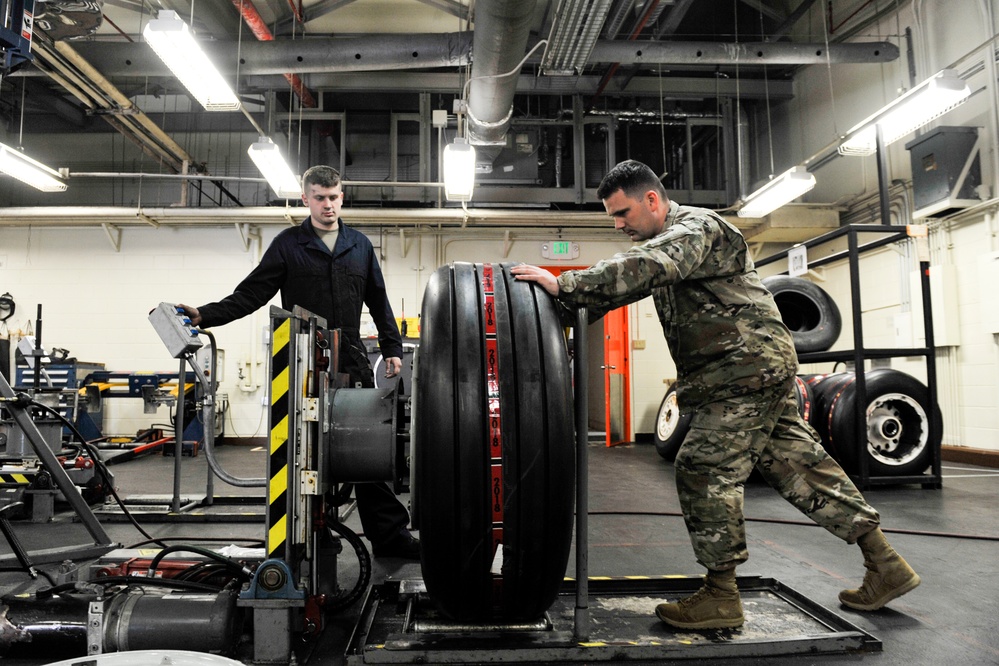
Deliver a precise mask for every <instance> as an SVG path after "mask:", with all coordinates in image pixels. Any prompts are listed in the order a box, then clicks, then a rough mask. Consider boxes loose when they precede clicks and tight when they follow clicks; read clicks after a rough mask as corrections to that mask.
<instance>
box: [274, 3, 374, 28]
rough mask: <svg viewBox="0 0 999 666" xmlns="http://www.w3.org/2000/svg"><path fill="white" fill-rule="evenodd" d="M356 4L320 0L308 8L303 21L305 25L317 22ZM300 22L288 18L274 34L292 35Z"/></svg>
mask: <svg viewBox="0 0 999 666" xmlns="http://www.w3.org/2000/svg"><path fill="white" fill-rule="evenodd" d="M353 2H356V0H320V1H319V2H317V3H316V4H314V5H312V6H311V7H306V8H305V9H304V10H303V11H304V15H303V16H302V19H303V20H304V22H305V23H308V22H309V21H315V20H316V19H318V18H322V17H324V16H326V15H327V14H330V13H332V12H335V11H336V10H338V9H340V8H341V7H346V6H347V5H349V4H351V3H353ZM297 22H298V20H297V19H296V18H295V17H294V16H288V17H287V18H284V19H281V20H280V21H278V22H277V24H276V25H275V26H274V32H275V33H276V34H278V35H282V36H287V35H290V34H291V33H292V32H293V31H294V30H295V24H296V23H297Z"/></svg>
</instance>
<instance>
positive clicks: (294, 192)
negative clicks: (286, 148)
mask: <svg viewBox="0 0 999 666" xmlns="http://www.w3.org/2000/svg"><path fill="white" fill-rule="evenodd" d="M246 152H247V154H249V156H250V159H251V160H253V163H254V164H256V165H257V169H259V170H260V173H261V174H263V176H264V178H265V179H266V180H267V184H268V185H270V186H271V189H272V190H274V192H275V193H276V194H277V195H278V196H279V197H281V198H283V199H298V198H299V197H301V196H302V185H301V183H299V182H298V176H296V175H295V174H294V173H293V172H292V170H291V167H289V166H288V163H287V162H285V161H284V158H283V157H281V150H280V149H279V148H278V147H277V144H276V143H274V142H273V141H271V140H270V139H269V138H268V137H266V136H262V137H260V140H259V141H257V142H256V143H255V144H253V145H252V146H250V147H249V149H248V150H247V151H246Z"/></svg>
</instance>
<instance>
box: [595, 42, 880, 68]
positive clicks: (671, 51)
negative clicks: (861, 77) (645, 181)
mask: <svg viewBox="0 0 999 666" xmlns="http://www.w3.org/2000/svg"><path fill="white" fill-rule="evenodd" d="M898 55H899V51H898V46H897V45H895V44H892V43H890V42H875V43H870V42H868V43H856V44H830V45H829V49H828V55H827V51H826V46H825V45H824V44H803V43H800V42H799V43H794V42H740V43H738V44H731V43H729V44H725V43H721V42H673V41H665V42H615V41H609V40H601V41H599V42H597V44H596V45H595V46H594V47H593V52H592V53H591V54H590V62H616V63H621V64H629V65H633V64H668V65H727V64H732V63H736V62H738V63H739V64H740V65H825V64H826V63H834V64H835V63H870V62H890V61H892V60H895V59H897V58H898Z"/></svg>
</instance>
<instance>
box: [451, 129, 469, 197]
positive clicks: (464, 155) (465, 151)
mask: <svg viewBox="0 0 999 666" xmlns="http://www.w3.org/2000/svg"><path fill="white" fill-rule="evenodd" d="M474 187H475V148H474V147H473V146H472V144H470V143H468V140H467V139H462V138H460V137H459V138H456V139H455V140H454V143H449V144H448V145H446V146H444V196H445V197H446V198H447V200H448V201H471V200H472V189H473V188H474Z"/></svg>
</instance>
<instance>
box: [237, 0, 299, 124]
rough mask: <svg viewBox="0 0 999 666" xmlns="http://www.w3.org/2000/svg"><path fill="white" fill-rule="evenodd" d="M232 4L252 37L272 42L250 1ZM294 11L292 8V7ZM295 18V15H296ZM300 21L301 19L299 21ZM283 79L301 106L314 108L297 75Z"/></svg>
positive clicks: (243, 0) (286, 76)
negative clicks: (286, 81)
mask: <svg viewBox="0 0 999 666" xmlns="http://www.w3.org/2000/svg"><path fill="white" fill-rule="evenodd" d="M232 4H233V5H235V6H236V9H238V10H239V14H240V16H242V17H243V20H244V21H245V22H246V25H247V26H248V27H249V28H250V31H251V32H253V35H254V36H255V37H256V38H257V39H259V40H260V41H262V42H270V41H273V40H274V35H273V34H272V33H271V31H270V28H268V27H267V24H266V23H264V19H263V17H262V16H260V12H258V11H257V8H256V7H255V6H254V5H253V2H252V1H251V0H232ZM292 9H294V6H293V7H292ZM296 18H297V14H296ZM299 20H301V19H299ZM284 78H285V79H287V80H288V83H290V84H291V89H292V90H294V91H295V94H296V95H298V99H299V100H301V102H302V106H304V107H305V108H307V109H314V108H316V99H315V98H314V97H313V96H312V93H311V92H309V89H308V88H306V87H305V84H304V83H303V82H302V79H301V78H300V77H299V76H298V74H285V75H284Z"/></svg>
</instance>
